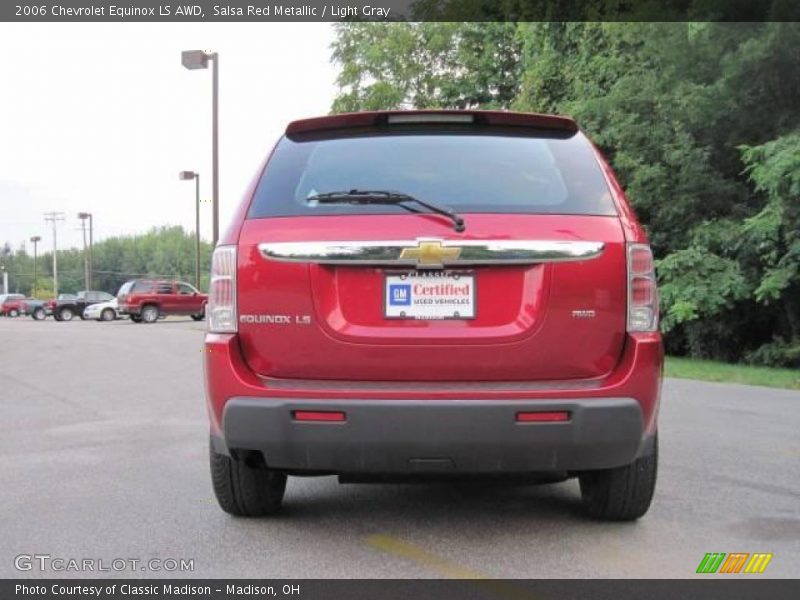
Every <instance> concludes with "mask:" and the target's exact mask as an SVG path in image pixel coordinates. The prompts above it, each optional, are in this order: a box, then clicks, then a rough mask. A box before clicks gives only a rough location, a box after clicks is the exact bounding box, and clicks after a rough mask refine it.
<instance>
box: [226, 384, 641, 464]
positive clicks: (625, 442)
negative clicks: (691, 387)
mask: <svg viewBox="0 0 800 600" xmlns="http://www.w3.org/2000/svg"><path fill="white" fill-rule="evenodd" d="M294 411H341V412H344V413H345V414H346V421H344V422H335V421H334V422H307V421H296V420H294V419H293V417H292V414H293V412H294ZM520 411H566V412H569V413H570V418H569V420H568V421H565V422H546V423H519V422H517V421H516V413H518V412H520ZM223 434H224V439H218V440H216V441H215V443H216V447H217V450H218V451H223V452H230V451H231V450H233V451H260V452H262V453H263V454H264V458H265V460H266V463H267V464H268V465H269V466H270V467H272V468H277V469H286V470H295V471H319V472H330V473H339V474H348V473H350V474H358V473H367V474H368V473H372V474H378V473H381V474H419V473H441V474H445V473H529V472H555V471H581V470H591V469H606V468H611V467H617V466H621V465H624V464H629V463H631V462H633V460H634V459H635V458H636V457H637V456H638V455H639V453H640V452H641V450H642V448H643V447H644V445H645V444H646V440H645V436H644V430H643V420H642V413H641V410H640V407H639V404H638V403H637V402H636V400H634V399H632V398H591V399H580V400H553V401H548V400H535V401H533V400H531V401H525V400H521V401H508V400H502V401H500V400H497V401H484V400H344V401H342V400H295V399H277V398H233V399H231V400H229V401H228V402H227V404H226V406H225V411H224V416H223Z"/></svg>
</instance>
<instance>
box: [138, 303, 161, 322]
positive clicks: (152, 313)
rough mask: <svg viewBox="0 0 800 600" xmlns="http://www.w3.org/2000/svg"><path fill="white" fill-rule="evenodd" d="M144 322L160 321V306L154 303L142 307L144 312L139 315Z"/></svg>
mask: <svg viewBox="0 0 800 600" xmlns="http://www.w3.org/2000/svg"><path fill="white" fill-rule="evenodd" d="M139 317H140V318H141V319H142V322H143V323H155V322H156V321H158V307H157V306H155V305H154V304H148V305H147V306H143V307H142V313H141V315H139Z"/></svg>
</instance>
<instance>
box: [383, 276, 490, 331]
mask: <svg viewBox="0 0 800 600" xmlns="http://www.w3.org/2000/svg"><path fill="white" fill-rule="evenodd" d="M383 290H384V292H383V296H384V301H383V307H384V309H383V314H384V316H385V317H386V318H387V319H425V320H437V319H474V318H475V275H474V274H473V273H472V272H465V271H412V272H403V273H386V275H385V280H384V285H383Z"/></svg>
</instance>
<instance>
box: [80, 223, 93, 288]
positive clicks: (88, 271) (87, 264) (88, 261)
mask: <svg viewBox="0 0 800 600" xmlns="http://www.w3.org/2000/svg"><path fill="white" fill-rule="evenodd" d="M78 218H79V219H80V220H81V226H82V228H83V229H84V233H83V269H84V279H85V280H86V289H87V290H91V289H92V271H93V270H94V264H92V259H93V258H94V257H93V255H92V245H93V244H92V242H93V239H92V238H93V230H94V227H93V224H92V213H88V212H79V213H78ZM86 219H89V254H88V256H87V254H86V229H85V227H84V226H85V224H86Z"/></svg>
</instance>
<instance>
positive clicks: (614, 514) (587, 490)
mask: <svg viewBox="0 0 800 600" xmlns="http://www.w3.org/2000/svg"><path fill="white" fill-rule="evenodd" d="M657 471H658V436H657V435H656V438H655V439H654V440H653V447H652V449H651V450H650V451H649V452H648V453H647V454H645V455H644V456H640V457H639V458H637V459H636V460H635V461H634V462H633V463H631V464H630V465H625V466H624V467H617V468H615V469H605V470H602V471H587V472H585V473H582V474H581V475H580V483H581V496H582V497H583V505H584V508H585V509H586V512H587V513H589V515H591V516H592V517H595V518H598V519H603V520H607V521H635V520H636V519H638V518H639V517H641V516H643V515H644V514H645V513H646V512H647V509H648V508H650V502H651V501H652V500H653V492H654V491H655V488H656V473H657Z"/></svg>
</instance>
